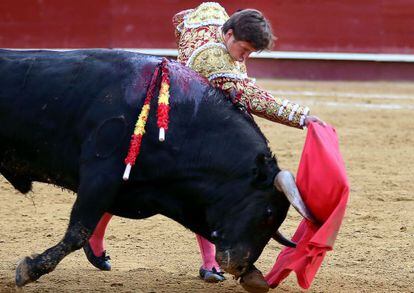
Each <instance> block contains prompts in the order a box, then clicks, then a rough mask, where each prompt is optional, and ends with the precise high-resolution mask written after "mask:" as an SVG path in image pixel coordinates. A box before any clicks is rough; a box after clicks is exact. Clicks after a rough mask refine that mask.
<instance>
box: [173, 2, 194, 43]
mask: <svg viewBox="0 0 414 293" xmlns="http://www.w3.org/2000/svg"><path fill="white" fill-rule="evenodd" d="M192 11H194V9H187V10H183V11H181V12H178V13H177V14H176V15H174V16H173V18H172V24H173V26H174V28H175V41H176V42H177V45H178V43H179V41H180V37H181V31H182V29H183V21H184V16H185V15H187V14H188V13H190V12H192Z"/></svg>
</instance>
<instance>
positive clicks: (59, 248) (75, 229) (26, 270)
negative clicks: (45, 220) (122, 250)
mask: <svg viewBox="0 0 414 293" xmlns="http://www.w3.org/2000/svg"><path fill="white" fill-rule="evenodd" d="M119 181H120V180H119V178H115V179H114V178H108V176H104V175H101V176H97V175H95V176H93V177H92V176H89V177H88V178H82V180H81V184H80V187H79V191H78V197H77V199H76V201H75V204H74V206H73V208H72V212H71V216H70V221H69V226H68V229H67V230H66V233H65V236H64V237H63V239H62V240H61V241H60V242H59V243H58V244H57V245H55V246H53V247H51V248H49V249H47V250H46V251H44V252H43V253H42V254H40V255H37V256H35V257H33V258H32V257H26V258H24V259H23V260H22V261H21V262H20V263H19V265H18V266H17V269H16V285H17V286H19V287H20V286H24V285H25V284H27V283H30V282H33V281H35V280H37V279H39V278H40V277H41V276H42V275H44V274H47V273H50V272H51V271H53V270H54V269H55V268H56V266H57V265H58V264H59V262H60V261H61V260H62V259H63V258H64V257H65V256H66V255H68V254H69V253H71V252H73V251H75V250H77V249H79V248H81V247H83V246H84V245H85V243H86V241H87V240H88V239H89V237H90V235H91V234H92V232H93V230H94V229H95V227H96V225H97V223H98V222H99V220H100V219H101V217H102V215H103V214H104V213H105V212H106V210H107V209H108V208H109V207H110V205H111V203H112V200H113V198H114V196H115V195H116V193H117V191H118V187H119V185H120V182H119Z"/></svg>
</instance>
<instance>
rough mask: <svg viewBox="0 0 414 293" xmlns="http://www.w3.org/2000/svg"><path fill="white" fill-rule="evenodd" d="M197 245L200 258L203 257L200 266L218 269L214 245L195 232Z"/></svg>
mask: <svg viewBox="0 0 414 293" xmlns="http://www.w3.org/2000/svg"><path fill="white" fill-rule="evenodd" d="M196 238H197V242H198V246H199V247H200V252H201V258H202V259H203V265H202V267H203V268H204V269H207V270H211V269H212V268H213V267H214V268H216V269H217V270H218V271H220V266H219V265H218V263H217V262H216V247H215V246H214V244H213V243H211V242H209V241H208V240H207V239H205V238H203V237H201V236H200V235H197V234H196Z"/></svg>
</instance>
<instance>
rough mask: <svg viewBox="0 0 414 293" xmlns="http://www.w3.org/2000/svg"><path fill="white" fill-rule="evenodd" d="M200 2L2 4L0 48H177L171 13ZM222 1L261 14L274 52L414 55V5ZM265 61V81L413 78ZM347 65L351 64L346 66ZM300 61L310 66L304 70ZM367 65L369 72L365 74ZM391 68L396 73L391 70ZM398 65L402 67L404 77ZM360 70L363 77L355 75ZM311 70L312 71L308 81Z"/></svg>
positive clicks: (407, 67) (405, 0) (258, 71)
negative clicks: (271, 31) (274, 38)
mask: <svg viewBox="0 0 414 293" xmlns="http://www.w3.org/2000/svg"><path fill="white" fill-rule="evenodd" d="M199 3H201V1H190V0H182V1H179V0H168V1H167V0H164V1H140V0H122V1H121V0H82V1H80V0H59V1H57V0H1V1H0V47H3V48H96V47H103V48H175V40H174V33H173V27H172V24H171V18H172V16H173V14H174V13H176V12H178V11H180V10H183V9H187V8H192V7H196V6H197V5H198V4H199ZM220 3H221V4H222V5H223V6H224V7H225V8H226V10H227V11H228V12H229V14H231V13H233V12H234V11H235V10H236V9H240V8H249V7H254V8H257V9H259V10H261V11H263V12H264V14H265V15H266V16H267V17H268V18H269V19H270V21H271V22H272V25H273V28H274V31H275V34H276V35H277V37H278V40H277V42H276V46H275V48H274V49H275V50H278V51H305V52H306V51H308V52H358V53H397V54H414V1H413V0H392V1H391V0H346V1H344V0H265V1H258V0H255V1H253V0H239V1H229V0H225V1H220ZM264 62H265V61H263V60H261V61H257V62H256V61H253V62H252V63H255V65H252V66H251V67H252V68H253V72H254V73H255V75H256V76H259V77H260V76H263V75H266V76H268V75H269V74H270V73H269V72H272V76H273V77H292V76H295V72H298V73H297V74H296V77H300V78H310V79H311V78H333V76H338V77H337V79H348V76H350V77H352V76H353V77H355V78H354V79H360V77H362V78H363V79H383V78H393V79H411V80H412V79H414V68H413V67H414V63H385V62H380V63H378V62H358V63H362V64H363V65H361V64H356V63H354V62H347V61H345V62H336V61H332V62H331V63H329V62H330V61H321V62H318V61H306V60H301V61H292V62H290V61H289V60H273V61H271V62H272V65H273V64H275V66H282V67H280V69H278V70H271V71H269V70H268V68H265V66H263V64H264ZM328 63H329V64H330V65H329V66H330V67H332V66H333V67H332V68H333V69H335V67H337V66H340V67H341V68H340V70H337V71H336V72H342V71H344V70H345V71H346V69H345V68H352V69H350V70H349V71H346V74H345V73H344V74H342V75H341V74H338V75H335V74H334V75H333V74H330V73H329V72H332V71H331V69H329V70H327V69H326V68H327V66H325V65H326V64H328ZM346 63H348V64H350V63H352V65H349V66H345V67H344V66H343V65H344V64H346ZM260 64H262V65H260ZM301 64H303V65H305V68H307V69H306V70H300V69H301V68H302V65H301ZM320 64H325V65H324V66H322V67H321V66H319V65H320ZM259 65H260V66H261V67H260V66H259ZM382 65H383V66H382ZM391 65H392V66H391ZM329 66H328V67H329ZM364 67H369V69H368V70H367V74H365V73H364V70H363V68H364ZM264 68H265V70H264ZM323 68H325V69H324V70H322V69H323ZM391 68H392V69H393V70H392V72H393V73H387V72H389V69H391ZM398 68H403V69H404V70H402V71H401V72H400V71H399V70H398ZM355 70H357V71H358V72H355V74H354V73H353V71H355ZM300 72H302V73H303V74H302V73H300ZM306 72H311V74H310V75H308V77H306ZM326 72H327V75H326ZM381 72H382V73H381ZM302 75H304V76H305V77H303V76H302ZM359 76H360V77H359ZM387 76H390V77H387Z"/></svg>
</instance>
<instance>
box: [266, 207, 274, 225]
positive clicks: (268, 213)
mask: <svg viewBox="0 0 414 293" xmlns="http://www.w3.org/2000/svg"><path fill="white" fill-rule="evenodd" d="M273 220H274V214H273V210H272V209H271V208H267V209H266V216H265V222H266V225H272V224H273Z"/></svg>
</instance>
